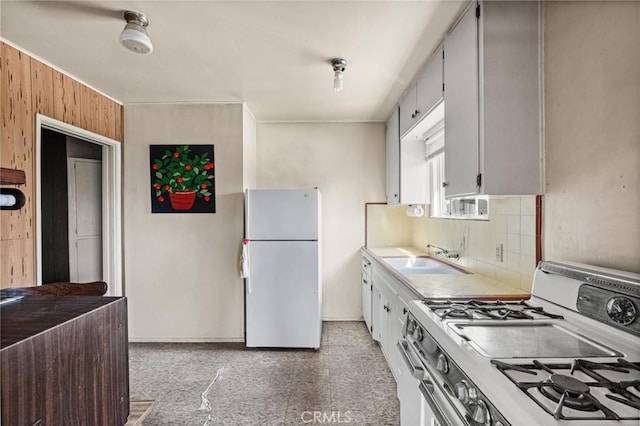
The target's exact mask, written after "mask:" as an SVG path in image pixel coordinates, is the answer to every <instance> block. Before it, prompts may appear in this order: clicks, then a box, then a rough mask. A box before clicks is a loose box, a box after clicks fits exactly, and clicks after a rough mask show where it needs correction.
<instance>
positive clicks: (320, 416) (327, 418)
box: [300, 411, 351, 424]
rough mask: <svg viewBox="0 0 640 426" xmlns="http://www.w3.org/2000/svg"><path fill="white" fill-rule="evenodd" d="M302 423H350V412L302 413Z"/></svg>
mask: <svg viewBox="0 0 640 426" xmlns="http://www.w3.org/2000/svg"><path fill="white" fill-rule="evenodd" d="M300 418H301V419H302V423H311V424H317V423H351V411H345V412H344V413H343V412H341V411H328V412H327V411H303V412H302V414H300Z"/></svg>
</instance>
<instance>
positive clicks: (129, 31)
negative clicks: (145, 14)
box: [120, 23, 153, 54]
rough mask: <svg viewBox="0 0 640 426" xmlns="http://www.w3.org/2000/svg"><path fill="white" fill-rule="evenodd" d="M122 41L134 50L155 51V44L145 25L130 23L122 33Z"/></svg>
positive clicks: (125, 45)
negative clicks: (152, 42)
mask: <svg viewBox="0 0 640 426" xmlns="http://www.w3.org/2000/svg"><path fill="white" fill-rule="evenodd" d="M120 43H121V44H122V45H123V46H124V47H126V48H127V49H129V50H131V51H132V52H136V53H142V54H147V53H151V52H153V44H151V39H150V38H149V36H148V35H147V31H146V30H145V29H144V27H142V26H140V25H138V24H135V23H128V24H127V25H126V26H125V27H124V30H123V31H122V34H120Z"/></svg>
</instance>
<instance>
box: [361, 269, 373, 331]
mask: <svg viewBox="0 0 640 426" xmlns="http://www.w3.org/2000/svg"><path fill="white" fill-rule="evenodd" d="M361 287H362V317H363V318H364V323H365V324H366V325H367V329H368V330H369V333H371V332H372V331H373V327H372V322H371V304H372V300H371V296H372V292H373V285H372V283H371V261H370V260H369V259H367V258H366V257H362V286H361Z"/></svg>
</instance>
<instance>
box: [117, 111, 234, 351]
mask: <svg viewBox="0 0 640 426" xmlns="http://www.w3.org/2000/svg"><path fill="white" fill-rule="evenodd" d="M125 141H126V142H125V143H124V144H123V149H124V180H123V182H124V255H125V262H124V270H125V295H126V296H127V297H128V298H129V338H130V340H133V341H154V340H156V341H160V340H169V341H180V340H238V341H239V340H242V339H243V337H244V328H243V325H244V299H243V297H244V285H243V280H241V279H240V278H239V274H238V269H237V265H238V251H239V247H240V242H241V239H242V237H243V192H242V191H243V106H242V105H240V104H235V105H202V104H198V105H182V104H166V105H162V104H153V105H126V106H125ZM150 144H213V145H215V148H214V149H215V152H214V154H215V164H216V174H215V176H216V188H215V189H216V209H217V211H216V213H215V214H188V213H182V214H151V205H150V204H151V203H150V185H151V183H150V175H149V145H150Z"/></svg>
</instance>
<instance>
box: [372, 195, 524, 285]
mask: <svg viewBox="0 0 640 426" xmlns="http://www.w3.org/2000/svg"><path fill="white" fill-rule="evenodd" d="M535 199H536V197H535V196H518V197H501V198H491V200H490V206H489V209H490V211H489V220H457V219H436V218H429V217H426V216H425V217H422V218H410V217H407V216H406V215H404V216H403V215H400V214H398V211H395V210H394V214H393V216H389V215H386V216H385V217H389V218H391V217H392V218H393V221H394V222H393V226H390V225H389V223H387V224H386V227H385V228H386V229H385V230H384V231H382V232H377V228H376V227H375V225H373V224H372V225H373V226H370V227H369V228H368V233H369V235H371V234H373V235H378V234H380V235H384V234H386V233H388V232H391V233H392V234H394V235H395V236H396V237H399V238H396V239H395V241H394V242H395V243H396V244H393V245H410V246H414V247H416V248H418V249H422V250H425V251H426V250H427V244H434V245H437V246H439V247H442V248H444V249H446V250H448V251H456V252H458V253H459V254H460V258H459V259H457V260H456V259H449V260H450V261H451V262H453V263H457V264H459V265H461V266H463V267H465V268H466V269H468V270H470V271H472V272H475V273H478V274H481V275H484V276H486V277H489V278H493V279H496V280H498V281H501V282H503V283H505V284H509V285H510V286H512V287H514V288H519V289H521V290H523V291H525V292H530V291H531V283H532V282H533V273H534V271H535V267H536V263H535V255H536V252H535V250H536V235H535V232H536V202H535ZM384 207H387V206H381V207H380V208H384ZM387 208H395V209H397V207H393V206H388V207H387ZM407 228H409V229H410V233H409V234H410V239H409V240H407V241H406V242H404V241H401V240H402V236H404V235H406V234H407V233H406V229H407ZM394 229H397V230H398V231H399V232H398V233H397V234H396V233H395V232H394V231H393V230H394ZM390 240H391V238H383V237H376V238H374V240H371V239H369V244H368V245H369V246H371V247H375V246H380V245H376V244H372V243H375V242H387V241H390ZM385 245H389V244H385ZM500 245H501V246H502V256H501V259H497V258H496V248H497V247H500ZM431 254H434V252H433V251H432V252H431Z"/></svg>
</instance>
